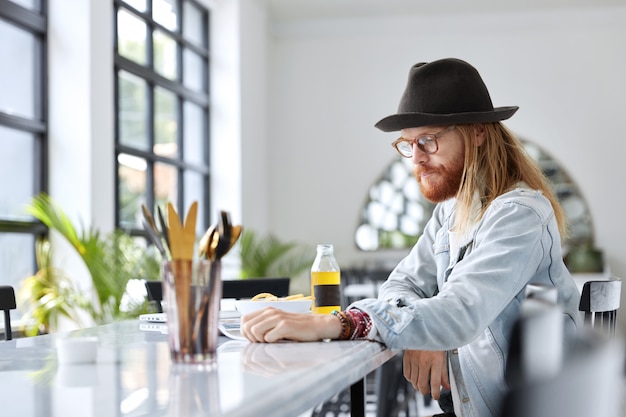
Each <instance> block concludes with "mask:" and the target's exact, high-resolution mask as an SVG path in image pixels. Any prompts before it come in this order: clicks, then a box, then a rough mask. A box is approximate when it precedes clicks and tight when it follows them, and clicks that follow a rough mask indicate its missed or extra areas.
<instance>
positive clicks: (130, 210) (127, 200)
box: [117, 154, 148, 228]
mask: <svg viewBox="0 0 626 417" xmlns="http://www.w3.org/2000/svg"><path fill="white" fill-rule="evenodd" d="M117 162H118V164H119V167H118V172H117V175H118V177H119V184H120V185H119V190H118V193H119V196H120V212H119V217H120V225H121V226H122V228H128V227H140V226H139V225H141V218H142V217H141V216H142V214H141V205H142V204H144V203H145V202H146V170H147V167H148V164H147V163H146V161H145V160H144V159H142V158H138V157H136V156H131V155H127V154H120V155H118V157H117Z"/></svg>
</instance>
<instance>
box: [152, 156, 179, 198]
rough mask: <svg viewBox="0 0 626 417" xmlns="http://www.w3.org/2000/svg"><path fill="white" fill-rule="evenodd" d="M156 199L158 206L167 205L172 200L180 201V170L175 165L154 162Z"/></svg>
mask: <svg viewBox="0 0 626 417" xmlns="http://www.w3.org/2000/svg"><path fill="white" fill-rule="evenodd" d="M154 200H155V203H156V205H157V206H160V207H165V206H166V205H167V202H168V201H170V202H172V204H174V206H176V202H177V201H178V171H177V170H176V167H175V166H172V165H168V164H163V163H160V162H157V163H155V164H154Z"/></svg>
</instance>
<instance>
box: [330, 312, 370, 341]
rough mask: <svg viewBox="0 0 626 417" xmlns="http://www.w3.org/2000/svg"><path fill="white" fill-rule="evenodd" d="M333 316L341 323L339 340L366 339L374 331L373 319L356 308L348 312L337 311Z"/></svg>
mask: <svg viewBox="0 0 626 417" xmlns="http://www.w3.org/2000/svg"><path fill="white" fill-rule="evenodd" d="M333 315H334V316H336V317H337V318H338V319H339V321H340V322H341V334H340V335H339V340H348V339H352V340H355V339H364V338H366V337H367V335H368V334H369V332H370V330H372V319H371V318H370V316H369V315H368V314H367V313H366V312H364V311H362V310H359V309H356V308H352V309H350V310H346V311H337V310H335V311H333Z"/></svg>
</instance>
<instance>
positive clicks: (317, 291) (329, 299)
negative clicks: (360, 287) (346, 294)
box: [313, 285, 341, 307]
mask: <svg viewBox="0 0 626 417" xmlns="http://www.w3.org/2000/svg"><path fill="white" fill-rule="evenodd" d="M313 295H314V297H315V306H316V307H326V306H339V305H341V292H340V289H339V285H315V286H313Z"/></svg>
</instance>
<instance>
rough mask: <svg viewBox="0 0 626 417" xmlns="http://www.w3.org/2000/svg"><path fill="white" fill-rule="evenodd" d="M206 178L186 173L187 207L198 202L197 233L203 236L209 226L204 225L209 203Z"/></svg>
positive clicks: (197, 174) (193, 173)
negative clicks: (205, 183)
mask: <svg viewBox="0 0 626 417" xmlns="http://www.w3.org/2000/svg"><path fill="white" fill-rule="evenodd" d="M203 179H204V176H203V175H201V174H199V173H197V172H192V171H185V174H184V181H185V198H184V201H185V207H189V206H191V203H193V202H194V201H197V202H198V221H197V226H196V228H197V232H198V234H199V235H202V233H203V231H204V230H206V228H207V227H208V225H206V224H204V212H205V210H206V209H207V206H208V203H209V202H208V201H206V200H205V199H204V181H203Z"/></svg>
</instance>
